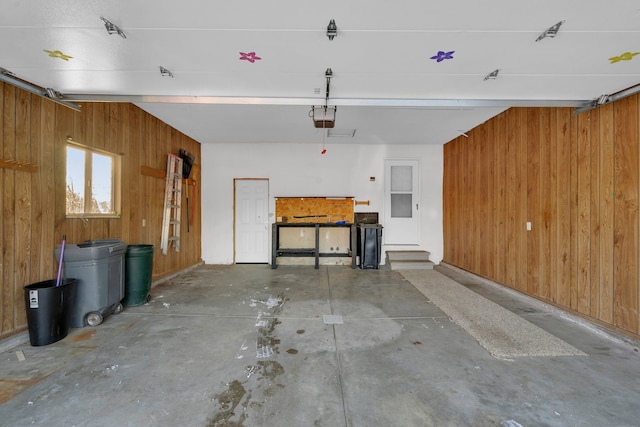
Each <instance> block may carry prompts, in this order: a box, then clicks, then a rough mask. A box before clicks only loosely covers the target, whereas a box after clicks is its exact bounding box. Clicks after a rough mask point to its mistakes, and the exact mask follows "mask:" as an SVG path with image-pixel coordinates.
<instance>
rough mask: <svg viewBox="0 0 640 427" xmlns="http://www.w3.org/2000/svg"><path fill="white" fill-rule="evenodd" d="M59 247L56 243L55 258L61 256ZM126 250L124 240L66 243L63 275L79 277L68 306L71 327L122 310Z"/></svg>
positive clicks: (89, 323) (85, 324) (88, 322)
mask: <svg viewBox="0 0 640 427" xmlns="http://www.w3.org/2000/svg"><path fill="white" fill-rule="evenodd" d="M60 251H61V245H58V246H57V247H56V251H55V255H56V259H60ZM126 252H127V244H126V243H124V242H122V241H120V240H117V239H106V240H87V241H85V242H82V243H78V244H67V245H66V246H65V248H64V260H63V272H64V277H65V278H73V279H76V280H77V281H78V282H77V284H76V288H75V293H76V295H75V298H74V303H73V305H72V307H71V309H70V320H69V325H70V326H71V327H72V328H82V327H84V326H87V325H90V326H97V325H99V324H100V323H102V320H103V319H104V317H106V316H108V315H110V314H113V313H115V314H118V313H120V312H121V311H122V303H121V301H122V299H123V298H124V269H125V264H124V255H125V253H126Z"/></svg>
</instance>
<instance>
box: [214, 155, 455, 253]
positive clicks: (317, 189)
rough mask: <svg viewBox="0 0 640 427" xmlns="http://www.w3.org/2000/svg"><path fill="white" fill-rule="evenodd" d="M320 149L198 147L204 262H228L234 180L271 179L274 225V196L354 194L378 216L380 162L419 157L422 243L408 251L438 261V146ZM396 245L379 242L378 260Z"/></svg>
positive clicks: (381, 212)
mask: <svg viewBox="0 0 640 427" xmlns="http://www.w3.org/2000/svg"><path fill="white" fill-rule="evenodd" d="M321 150H322V147H321V146H320V144H318V145H311V144H202V146H201V155H202V258H203V260H204V261H205V262H206V263H207V264H232V263H233V243H234V242H233V219H234V210H233V180H234V178H268V179H269V196H270V205H269V214H270V217H271V222H274V219H275V198H274V197H278V196H279V197H285V196H286V197H292V196H293V197H296V196H307V197H311V196H336V197H339V196H353V197H355V199H356V200H369V201H370V205H369V206H366V205H362V206H356V207H355V211H356V212H378V213H379V218H380V221H382V220H383V219H384V210H383V209H384V160H385V159H418V160H419V161H420V192H421V201H420V203H421V204H420V246H419V247H415V246H413V247H410V249H424V250H427V251H429V252H431V260H432V261H433V262H435V263H439V262H440V261H441V260H442V255H443V242H442V174H443V148H442V146H439V145H399V146H395V145H355V144H340V143H331V144H327V153H326V154H324V155H322V154H321V153H320V152H321ZM372 176H374V177H375V178H376V180H375V182H371V181H370V179H369V178H370V177H372ZM382 225H383V226H384V224H382ZM383 235H384V229H383ZM383 240H384V239H383ZM394 248H399V247H383V249H382V250H383V252H382V259H384V250H386V249H394ZM402 248H404V249H407V247H406V246H405V247H402Z"/></svg>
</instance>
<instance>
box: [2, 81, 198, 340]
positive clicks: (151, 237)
mask: <svg viewBox="0 0 640 427" xmlns="http://www.w3.org/2000/svg"><path fill="white" fill-rule="evenodd" d="M69 137H71V138H72V139H73V140H74V141H76V142H79V143H81V144H84V145H87V146H90V147H95V148H100V149H103V150H107V151H110V152H114V153H121V154H122V155H123V159H122V160H123V168H122V170H123V189H122V190H123V193H122V196H123V197H122V216H121V218H110V219H86V220H82V219H66V218H65V176H66V175H65V174H66V172H65V166H66V165H65V159H66V141H67V138H69ZM181 148H182V149H185V150H187V151H189V152H190V153H192V154H194V155H195V157H196V164H195V166H194V168H193V170H192V173H191V178H193V179H192V180H190V183H191V184H194V183H195V185H191V191H192V192H191V193H190V204H191V207H192V208H194V213H193V222H192V223H191V224H190V226H189V232H187V225H186V224H187V217H186V215H187V210H186V209H185V204H184V200H183V209H182V215H183V218H182V223H181V227H182V228H181V237H182V238H181V245H180V252H179V253H176V252H175V251H173V250H170V251H169V253H168V254H167V255H166V256H164V255H162V254H161V252H160V249H159V248H160V237H161V231H162V230H161V224H162V209H163V204H164V188H165V181H164V178H158V177H156V176H152V175H153V174H152V173H141V170H146V171H152V172H153V171H155V172H156V175H159V176H164V174H165V171H166V162H167V160H166V159H167V153H168V152H172V153H174V154H177V153H178V150H179V149H181ZM0 159H1V160H0V183H1V186H2V197H1V198H0V211H1V212H2V220H1V221H0V231H1V235H2V239H1V240H0V280H1V281H2V287H1V290H0V321H1V322H2V323H1V324H0V338H1V337H5V336H8V335H12V334H14V333H17V332H20V331H22V330H25V329H26V326H27V325H26V313H25V308H24V289H23V288H24V286H25V285H28V284H30V283H35V282H38V281H41V280H48V279H53V278H55V277H56V273H57V265H58V263H57V261H56V259H55V256H54V250H55V246H56V245H57V244H60V242H61V241H62V235H63V234H65V235H66V236H67V242H68V243H78V242H82V241H84V240H94V239H106V238H115V239H121V240H122V241H125V242H127V243H129V244H153V245H154V249H155V250H154V259H153V279H154V280H156V279H159V278H162V277H165V276H167V275H170V274H172V273H174V272H177V271H179V270H182V269H184V268H186V267H189V266H192V265H194V264H197V263H198V262H200V259H201V253H200V250H201V249H200V248H201V244H200V243H201V240H200V236H201V218H200V188H201V186H200V182H199V171H200V168H199V166H198V165H199V164H200V145H199V144H198V143H197V142H196V141H194V140H192V139H191V138H188V137H187V136H185V135H183V134H181V133H179V132H177V131H176V130H174V129H173V128H171V127H170V126H168V125H166V124H165V123H163V122H161V121H160V120H158V119H156V118H154V117H153V116H151V115H149V114H147V113H146V112H144V111H143V110H141V109H140V108H138V107H136V106H134V105H133V104H108V103H85V104H83V105H82V112H80V113H78V112H74V111H73V110H70V109H68V108H66V107H63V106H60V105H58V104H55V103H53V102H51V101H48V100H46V99H43V98H41V97H38V96H36V95H31V94H29V93H27V92H25V91H23V90H21V89H17V88H15V87H13V86H11V85H8V84H4V83H0ZM34 165H35V167H34ZM183 193H186V190H185V191H183ZM185 195H186V194H185ZM143 219H144V220H145V221H146V226H144V227H143V226H142V220H143Z"/></svg>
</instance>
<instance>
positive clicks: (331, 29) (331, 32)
mask: <svg viewBox="0 0 640 427" xmlns="http://www.w3.org/2000/svg"><path fill="white" fill-rule="evenodd" d="M337 35H338V27H336V21H335V20H333V19H332V20H331V21H329V25H327V37H329V40H333V38H334V37H335V36H337Z"/></svg>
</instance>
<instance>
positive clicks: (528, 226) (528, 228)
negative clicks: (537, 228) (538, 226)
mask: <svg viewBox="0 0 640 427" xmlns="http://www.w3.org/2000/svg"><path fill="white" fill-rule="evenodd" d="M527 231H531V221H527Z"/></svg>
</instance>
